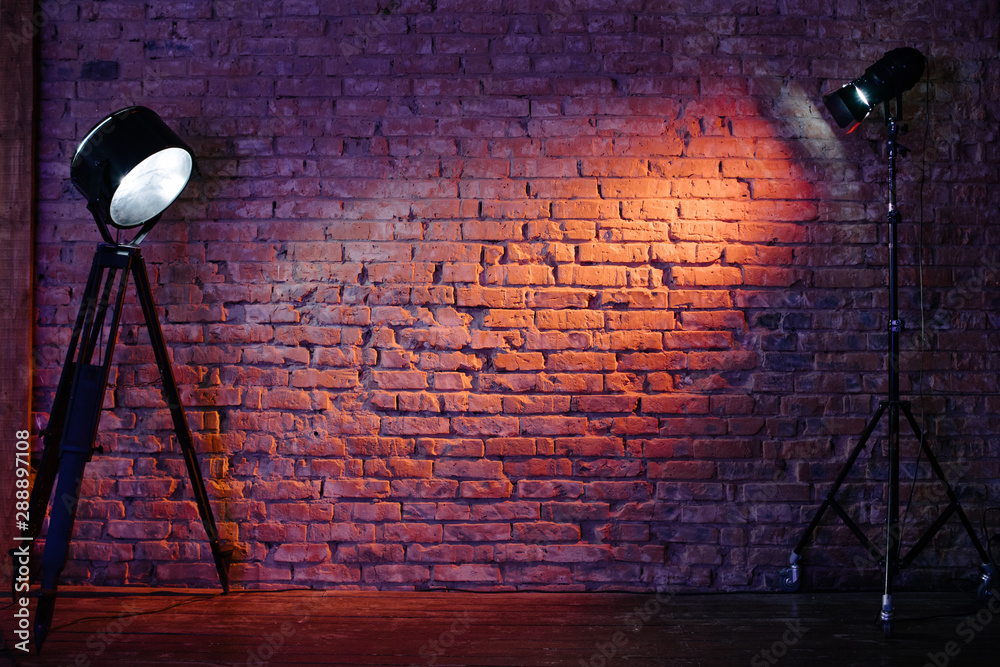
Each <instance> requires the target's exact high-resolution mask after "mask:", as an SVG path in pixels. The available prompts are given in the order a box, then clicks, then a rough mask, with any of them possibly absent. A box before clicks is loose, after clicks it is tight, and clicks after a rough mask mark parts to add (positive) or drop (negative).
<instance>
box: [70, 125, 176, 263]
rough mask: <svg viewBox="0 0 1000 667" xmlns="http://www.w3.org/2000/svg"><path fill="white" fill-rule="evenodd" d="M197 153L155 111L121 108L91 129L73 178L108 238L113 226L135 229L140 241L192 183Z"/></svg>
mask: <svg viewBox="0 0 1000 667" xmlns="http://www.w3.org/2000/svg"><path fill="white" fill-rule="evenodd" d="M193 170H194V153H193V152H192V151H191V149H190V148H188V146H187V144H185V143H184V142H183V141H182V140H181V139H180V137H178V136H177V135H176V134H175V133H174V131H173V130H171V129H170V128H169V127H167V124H166V123H164V122H163V120H161V119H160V117H159V116H158V115H157V114H156V113H155V112H154V111H152V110H150V109H147V108H146V107H141V106H133V107H127V108H125V109H120V110H118V111H116V112H114V113H113V114H111V115H109V116H108V117H106V118H104V119H103V120H102V121H100V122H99V123H97V124H96V125H95V126H94V127H93V128H91V130H90V131H89V132H88V133H87V134H86V136H85V137H84V139H83V141H81V142H80V146H79V148H77V150H76V153H75V154H74V155H73V161H72V163H71V164H70V179H71V180H72V181H73V185H75V186H76V188H77V189H78V190H79V191H80V192H81V193H82V194H83V196H84V197H86V199H87V208H88V209H90V212H91V213H92V214H93V215H94V220H95V221H97V227H98V229H100V231H101V236H102V237H104V240H105V241H107V242H108V243H111V244H113V245H121V244H119V243H118V242H117V241H116V240H114V239H113V238H112V233H111V230H110V229H109V228H114V229H116V230H132V229H135V228H138V232H137V234H136V236H135V237H134V238H133V239H132V241H130V242H129V243H128V245H138V244H139V242H140V241H142V239H143V237H145V235H146V234H147V233H148V232H149V230H150V229H152V228H153V225H155V224H156V222H157V221H158V220H159V219H160V215H161V214H162V213H163V212H164V211H165V210H166V209H167V208H168V207H169V206H170V205H171V204H172V203H173V202H174V200H175V199H177V197H178V196H179V195H180V193H181V192H182V191H183V190H184V188H185V187H186V186H187V184H188V181H189V180H190V178H191V173H192V171H193Z"/></svg>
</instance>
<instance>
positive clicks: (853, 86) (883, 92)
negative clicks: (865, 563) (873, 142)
mask: <svg viewBox="0 0 1000 667" xmlns="http://www.w3.org/2000/svg"><path fill="white" fill-rule="evenodd" d="M923 71H924V56H923V54H921V53H920V52H919V51H917V50H916V49H912V48H900V49H894V50H892V51H889V52H888V53H886V54H885V56H883V57H882V59H881V60H879V61H878V62H876V63H875V64H874V65H872V66H871V67H869V68H868V69H867V70H865V73H864V75H862V76H861V77H860V78H858V79H856V80H855V81H852V82H851V83H849V84H847V85H846V86H843V87H842V88H840V89H838V90H836V91H834V92H832V93H830V94H828V95H826V96H824V98H823V102H824V104H825V105H826V107H827V108H828V109H829V111H830V113H831V115H832V116H833V117H834V119H835V120H836V121H837V124H838V125H839V126H840V127H842V128H844V127H847V128H849V129H848V132H852V131H854V129H855V128H857V127H858V125H860V124H861V122H862V121H863V120H864V119H865V118H866V117H867V116H868V114H869V113H870V112H871V110H872V109H874V108H875V107H877V106H878V105H879V104H883V105H884V107H883V111H884V115H885V122H886V126H887V128H888V140H887V142H886V152H887V154H888V160H889V201H888V215H887V222H888V225H889V230H888V231H889V317H888V333H889V359H888V375H889V378H888V379H889V397H888V400H884V401H880V402H879V405H878V409H877V410H876V411H875V414H874V415H873V416H872V417H871V418H870V419H869V420H868V422H867V424H866V425H865V428H864V430H863V431H862V433H861V438H860V440H859V441H858V443H857V445H856V446H855V447H854V449H853V450H852V451H851V453H850V456H849V457H848V459H847V462H846V463H845V465H844V467H843V468H842V469H841V471H840V474H839V475H838V477H837V479H836V481H835V482H834V484H833V487H832V488H831V490H830V492H829V493H828V495H827V496H826V499H825V500H824V501H823V504H822V505H820V507H819V510H818V511H817V512H816V514H815V516H814V517H813V519H812V521H811V522H810V523H809V526H808V528H806V531H805V533H804V534H803V535H802V538H801V539H800V540H799V543H798V544H797V545H796V547H795V549H793V551H792V555H791V557H790V558H789V562H790V566H789V567H787V568H785V569H783V570H782V571H781V587H782V588H783V589H785V590H788V591H794V590H798V588H799V584H800V579H799V577H800V575H801V571H800V570H801V568H802V565H801V563H800V559H801V555H802V551H803V550H804V549H805V547H806V545H807V544H808V542H809V540H810V538H811V537H812V534H813V532H814V531H815V530H816V528H817V526H819V523H820V520H821V519H822V518H823V514H824V513H825V512H826V510H827V509H833V511H834V512H835V513H836V514H837V516H839V517H840V518H841V520H842V521H843V522H844V523H845V524H846V525H847V527H848V528H849V529H850V531H851V532H852V533H853V534H854V536H855V537H857V538H858V540H859V541H860V542H861V544H862V545H863V546H864V547H865V548H866V549H867V550H868V552H869V553H870V554H872V556H874V557H875V558H877V559H879V560H880V563H881V565H882V566H883V567H884V569H885V585H884V593H883V595H882V609H881V613H880V615H879V620H880V621H881V622H882V627H883V630H884V632H885V636H886V637H888V636H890V635H891V634H892V622H893V611H894V609H893V602H892V595H893V579H894V577H895V575H896V574H897V573H898V571H899V570H900V569H901V568H904V567H907V566H908V565H909V564H910V563H911V562H913V560H914V558H916V557H917V555H919V554H920V552H921V551H922V550H923V549H924V548H925V547H926V546H927V545H928V544H929V543H930V541H931V539H932V538H933V537H934V536H935V535H936V534H937V533H938V531H939V530H940V529H941V528H942V527H943V526H944V524H945V522H947V521H948V519H949V518H950V517H951V515H952V514H957V515H958V518H959V520H960V521H961V523H962V525H963V526H964V527H965V530H966V532H967V533H968V534H969V537H970V538H971V540H972V544H973V545H974V546H975V548H976V551H977V552H978V553H979V557H980V559H981V562H982V566H981V567H982V577H981V583H980V587H979V594H980V596H981V597H983V598H986V597H987V596H989V595H990V585H991V584H990V580H991V577H992V575H993V570H994V564H993V563H992V562H991V559H990V556H989V554H988V553H987V551H986V549H985V548H984V547H983V544H982V543H981V542H980V540H979V538H978V536H977V535H976V532H975V530H974V529H973V527H972V524H971V522H970V521H969V518H968V516H967V515H966V513H965V511H964V510H963V509H962V505H961V503H960V502H959V499H958V496H957V495H956V494H955V491H954V489H953V488H952V486H951V485H950V484H949V483H948V480H947V479H946V477H945V474H944V471H943V469H942V468H941V466H940V465H939V464H938V461H937V458H936V457H935V456H934V453H933V451H931V448H930V446H929V445H928V444H927V440H926V439H925V438H924V435H923V434H922V433H921V432H920V427H919V426H918V425H917V420H916V419H915V418H914V417H913V413H912V411H911V410H910V403H909V401H903V400H900V394H899V338H900V333H901V332H902V330H903V322H902V320H900V319H899V304H898V300H897V299H898V296H897V293H898V276H897V245H898V241H897V227H898V226H899V222H900V219H901V216H900V214H899V210H898V209H897V208H896V157H897V155H899V156H902V155H904V153H905V150H906V149H904V148H903V147H902V146H900V145H899V144H898V143H897V141H896V139H897V137H898V135H899V133H900V132H901V127H900V125H899V121H900V120H901V115H902V111H901V109H902V94H903V93H904V92H906V91H907V90H909V89H910V88H912V87H913V86H914V85H916V83H917V81H919V80H920V77H921V76H922V75H923ZM892 98H895V115H893V114H892V113H890V105H889V101H890V100H891V99H892ZM883 417H887V418H888V423H887V431H888V432H887V445H888V446H887V449H888V457H889V460H888V464H889V466H888V468H889V479H888V498H887V499H886V503H887V511H886V515H887V517H886V520H887V526H886V538H885V552H884V555H883V553H882V551H880V550H879V548H878V547H877V546H876V545H875V544H874V543H873V542H872V541H871V540H870V539H869V538H868V537H867V536H866V535H865V534H864V532H862V531H861V529H860V528H859V527H858V525H857V523H855V522H854V520H853V519H851V517H850V516H848V514H847V512H846V511H844V508H843V506H842V505H841V504H840V503H838V502H837V499H836V495H837V492H838V491H839V489H840V487H841V485H842V484H843V483H844V481H845V480H846V479H847V476H848V474H849V473H850V470H851V468H852V467H853V465H854V463H855V461H856V460H857V458H858V455H859V454H860V453H861V452H862V450H864V448H865V445H866V444H867V443H868V440H869V438H871V436H872V434H873V433H874V432H875V429H876V428H877V427H878V425H879V422H880V421H881V420H882V418H883ZM900 417H903V418H905V419H906V422H907V424H908V425H909V427H910V429H911V430H912V431H913V434H914V436H916V438H917V441H918V442H919V443H920V444H919V446H920V451H921V452H922V453H923V455H924V456H926V457H927V461H928V462H929V463H930V466H931V469H932V470H933V472H934V475H935V476H936V477H937V479H938V481H939V482H940V483H941V484H942V485H943V487H944V490H945V492H946V494H947V497H948V501H949V504H948V506H947V507H946V508H945V510H944V511H943V512H942V513H941V514H940V515H939V516H938V518H937V519H936V520H935V521H934V522H933V523H932V524H931V526H930V527H929V528H928V529H927V532H926V533H925V534H924V535H922V536H921V537H920V538H919V539H918V540H917V542H916V543H915V544H914V545H913V546H912V547H911V549H910V551H909V552H908V553H907V555H906V556H904V557H901V556H900V543H901V540H900V538H901V535H900V526H899V437H900Z"/></svg>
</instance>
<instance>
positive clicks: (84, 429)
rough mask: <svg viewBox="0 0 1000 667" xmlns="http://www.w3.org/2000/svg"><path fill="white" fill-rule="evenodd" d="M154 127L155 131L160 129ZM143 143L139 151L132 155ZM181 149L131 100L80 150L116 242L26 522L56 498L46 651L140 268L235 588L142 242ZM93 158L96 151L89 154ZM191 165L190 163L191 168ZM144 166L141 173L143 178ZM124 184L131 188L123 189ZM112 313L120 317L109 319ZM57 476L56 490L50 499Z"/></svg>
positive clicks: (62, 389)
mask: <svg viewBox="0 0 1000 667" xmlns="http://www.w3.org/2000/svg"><path fill="white" fill-rule="evenodd" d="M101 128H104V129H103V134H101V132H100V131H99V130H100V129H101ZM157 135H162V136H157ZM151 136H152V137H153V139H150V137H151ZM95 137H100V141H97V142H96V143H91V144H88V142H91V141H93V140H94V139H95ZM88 146H89V148H87V147H88ZM85 148H87V150H84V149H85ZM136 151H138V153H137V154H133V155H129V153H130V152H131V153H136ZM176 151H188V154H189V151H190V149H187V147H186V146H184V144H183V142H180V140H179V139H177V137H176V135H173V133H172V132H171V131H170V130H169V128H166V126H165V125H163V123H162V121H160V120H159V117H157V116H156V115H155V114H153V112H151V111H149V110H148V109H144V108H141V107H130V108H129V109H123V110H122V111H119V112H116V114H112V115H111V116H109V117H108V118H107V119H105V121H103V122H102V123H101V124H99V125H98V126H96V127H95V128H94V130H92V131H91V132H90V134H88V136H87V139H85V140H84V142H83V143H82V144H81V147H80V150H78V151H77V155H76V156H75V157H74V161H73V170H72V174H73V180H74V183H75V184H76V185H77V187H79V188H80V189H81V190H82V191H84V194H86V195H87V197H88V200H89V202H88V208H90V210H91V212H92V213H93V214H94V217H95V220H96V221H97V223H98V227H99V228H100V230H101V234H102V236H103V237H104V238H105V240H107V241H109V242H108V243H103V244H101V245H99V246H98V247H97V250H96V252H95V254H94V260H93V263H92V265H91V268H90V276H89V278H88V280H87V285H86V289H85V291H84V294H83V303H82V304H81V306H80V312H79V313H78V315H77V318H76V323H75V325H74V327H73V333H72V336H71V339H70V343H69V351H68V352H67V355H66V363H65V364H64V365H63V370H62V374H61V375H60V377H59V384H58V386H57V388H56V393H55V399H54V402H53V407H52V412H51V415H50V418H49V423H48V426H47V428H46V429H45V431H44V432H43V437H44V443H45V449H44V451H43V453H42V460H41V463H40V466H39V469H38V472H37V474H36V476H35V481H34V485H33V486H32V489H31V495H30V499H29V522H28V525H27V527H26V528H25V529H24V530H23V532H22V540H26V541H27V542H28V543H29V544H31V543H32V541H33V540H34V539H35V538H36V537H37V536H38V535H39V534H40V532H41V529H42V522H43V520H44V518H45V513H46V508H47V507H48V508H49V509H50V516H49V528H48V531H47V533H46V539H45V549H44V551H43V553H42V567H41V587H40V591H39V599H38V607H37V610H36V612H35V622H34V629H35V646H36V648H37V650H39V651H41V648H42V645H43V643H44V641H45V638H46V636H47V634H48V630H49V627H50V625H51V622H52V614H53V609H54V607H55V599H56V589H57V587H58V584H59V575H60V574H61V572H62V570H63V567H64V566H65V563H66V557H67V553H68V550H69V543H70V540H71V538H72V533H73V522H74V519H75V517H76V508H77V502H78V500H79V497H80V487H81V482H82V480H83V475H84V468H85V467H86V465H87V463H88V462H89V461H90V460H91V458H92V456H93V454H94V451H95V448H94V442H95V440H96V437H97V429H98V425H99V422H100V416H101V410H102V406H103V404H104V396H105V393H106V390H107V384H108V376H109V373H110V370H111V364H112V360H113V355H114V348H115V343H116V341H117V338H118V328H119V325H120V323H121V314H122V308H123V306H124V303H125V293H126V291H127V288H128V282H129V278H130V277H131V279H132V281H133V282H134V283H135V287H136V292H137V297H138V301H139V305H140V306H141V308H142V314H143V318H144V320H145V324H146V330H147V331H148V332H149V337H150V342H151V343H152V347H153V354H154V355H155V357H156V364H157V367H158V368H159V372H160V377H161V380H162V383H163V387H162V391H163V398H164V400H165V402H166V404H167V407H168V408H169V409H170V415H171V418H172V420H173V426H174V432H175V433H176V435H177V441H178V444H179V445H180V449H181V453H182V454H183V456H184V463H185V465H186V466H187V472H188V477H189V478H190V481H191V487H192V490H193V493H194V496H195V502H196V503H197V505H198V513H199V515H200V517H201V520H202V525H203V526H204V528H205V532H206V533H207V535H208V541H209V544H210V546H211V549H212V558H213V560H214V561H215V568H216V571H217V572H218V575H219V581H220V583H221V584H222V589H223V591H224V592H228V591H229V562H230V558H231V551H230V550H223V549H222V548H221V547H220V545H219V536H218V530H217V528H216V525H215V518H214V516H213V514H212V508H211V506H210V505H209V500H208V494H207V493H206V491H205V482H204V479H203V478H202V475H201V470H200V468H199V466H198V458H197V455H196V453H195V450H194V444H193V440H192V436H191V430H190V428H189V427H188V423H187V420H186V418H185V414H184V407H183V405H182V404H181V398H180V392H179V391H178V389H177V383H176V381H175V379H174V374H173V370H172V369H171V366H170V358H169V356H168V354H167V347H166V344H165V342H164V339H163V332H162V330H161V328H160V323H159V321H158V319H157V315H156V306H155V304H154V302H153V296H152V292H151V290H150V285H149V278H148V275H147V273H146V264H145V262H144V261H143V258H142V253H141V252H140V250H139V247H138V242H139V240H141V237H142V236H144V235H145V234H146V233H147V232H148V231H149V230H150V229H151V228H152V226H153V224H155V222H156V220H157V219H158V218H159V214H160V213H161V212H162V210H163V209H165V208H166V207H167V206H169V205H170V203H172V202H173V200H174V198H175V197H176V196H177V195H178V194H180V191H181V190H182V189H183V187H184V186H185V185H186V183H187V180H188V177H189V175H190V167H191V164H192V162H191V159H190V158H189V157H183V156H182V157H180V159H179V160H178V153H177V152H176ZM91 153H93V155H90V154H91ZM164 154H166V155H167V159H166V160H164V159H163V156H164ZM122 155H125V157H124V158H123V157H122ZM89 158H93V159H90V161H89V163H88V162H87V159H89ZM178 164H180V165H181V169H180V170H178V169H176V166H177V165H178ZM184 167H186V168H187V169H188V173H184V171H183V168H184ZM137 172H138V173H139V175H140V176H141V178H139V179H138V180H137V176H136V174H137ZM168 172H169V173H168ZM81 174H82V175H83V176H81ZM130 174H131V176H130ZM164 175H166V177H168V178H172V179H173V181H174V182H173V183H169V184H168V186H167V189H166V190H164V189H163V188H160V189H159V191H157V189H156V186H157V183H154V182H153V181H155V180H156V179H158V178H160V177H161V176H164ZM130 178H131V181H130V180H129V179H130ZM81 183H83V185H82V186H81ZM150 192H152V194H149V193H150ZM123 193H124V195H127V196H128V197H127V198H124V199H123V197H124V195H123ZM129 198H130V199H129ZM151 198H152V199H151ZM150 214H152V217H150ZM107 225H111V226H113V227H116V228H118V229H125V228H131V227H139V228H140V231H139V235H138V236H137V237H136V238H135V239H133V241H132V243H131V244H125V245H118V244H116V243H114V242H111V235H110V232H109V231H108V229H107ZM116 283H117V285H116ZM109 314H110V321H109V322H108V325H107V327H105V322H106V321H108V315H109ZM105 341H106V342H105ZM95 355H96V358H95ZM98 451H99V450H98ZM57 480H58V481H57ZM53 485H54V486H55V496H54V497H53V498H52V503H51V506H50V505H49V497H50V496H51V494H52V489H53Z"/></svg>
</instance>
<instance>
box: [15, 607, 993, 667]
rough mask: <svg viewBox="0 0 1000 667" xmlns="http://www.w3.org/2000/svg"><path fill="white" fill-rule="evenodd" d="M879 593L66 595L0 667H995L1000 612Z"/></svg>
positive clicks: (986, 608) (987, 608)
mask: <svg viewBox="0 0 1000 667" xmlns="http://www.w3.org/2000/svg"><path fill="white" fill-rule="evenodd" d="M880 598H881V596H880V594H879V593H877V592H874V593H833V594H808V593H801V592H800V593H794V594H789V593H783V594H779V593H773V594H721V595H675V596H668V595H661V596H659V597H656V596H652V595H634V594H621V593H492V594H491V593H433V592H432V593H371V592H319V591H273V592H265V591H254V592H232V593H230V594H228V595H225V596H223V595H219V594H217V593H215V592H205V593H204V594H201V592H192V591H163V590H149V589H143V590H136V589H113V590H106V589H104V590H98V589H82V590H81V589H73V590H70V589H62V590H60V596H59V600H58V603H57V605H56V613H55V618H54V622H53V627H52V630H51V632H50V634H49V637H48V640H47V641H46V643H45V646H44V648H43V650H42V652H41V653H40V654H36V653H35V652H34V646H33V645H32V652H31V653H30V654H25V653H22V652H21V651H19V650H17V649H16V648H15V647H14V645H15V643H16V642H17V641H18V638H17V637H16V635H15V634H14V630H15V629H16V622H17V619H16V618H14V613H15V611H16V610H17V607H15V606H8V607H6V608H4V610H3V611H2V612H0V613H2V617H0V627H2V629H3V634H4V639H5V642H6V645H7V649H8V650H7V651H6V653H5V654H4V657H3V659H2V660H0V664H15V660H16V664H19V665H59V666H69V665H73V666H75V667H93V666H97V665H116V666H117V665H123V666H131V665H136V666H146V665H170V666H172V667H176V666H180V665H228V666H230V667H231V666H234V665H240V666H244V665H246V666H249V665H253V666H257V667H259V666H261V665H365V666H370V665H396V666H398V665H437V666H455V665H465V666H471V665H513V666H519V667H529V666H535V665H538V666H541V665H566V666H572V667H580V666H581V665H582V666H588V665H589V666H592V667H611V666H613V665H626V666H631V665H634V666H642V667H646V666H649V665H671V666H673V665H677V666H680V667H686V666H689V665H704V666H711V667H714V666H716V665H718V666H720V667H731V666H733V665H750V666H751V667H764V666H767V665H789V666H791V665H809V666H810V667H819V666H823V665H836V666H838V667H840V666H843V665H866V666H868V665H906V666H907V667H910V666H916V667H923V666H925V665H930V666H932V667H944V666H945V665H970V666H971V665H974V666H977V667H978V666H982V665H998V664H1000V601H996V600H994V601H993V602H992V603H991V604H990V605H985V606H984V605H983V604H981V603H979V602H977V601H976V599H975V597H974V596H972V595H967V594H962V593H898V594H897V595H896V596H895V599H894V601H895V607H896V620H895V622H894V625H893V633H892V634H893V636H892V638H891V639H886V638H885V636H884V633H883V630H882V626H881V624H877V623H876V618H877V616H878V612H879V609H880Z"/></svg>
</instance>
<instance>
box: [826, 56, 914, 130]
mask: <svg viewBox="0 0 1000 667" xmlns="http://www.w3.org/2000/svg"><path fill="white" fill-rule="evenodd" d="M924 62H925V58H924V55H923V54H922V53H920V51H917V50H916V49H913V48H910V47H903V48H899V49H893V50H892V51H888V52H886V54H885V55H884V56H882V58H881V59H880V60H879V61H878V62H876V63H875V64H874V65H872V66H871V67H869V68H868V69H866V70H865V73H864V74H862V75H861V76H860V77H858V78H857V79H855V80H854V81H851V82H850V83H848V84H847V85H845V86H842V87H841V88H838V89H837V90H835V91H833V92H832V93H827V94H826V95H824V96H823V104H825V105H826V108H827V109H829V111H830V115H832V116H833V119H834V120H835V121H837V125H839V126H840V127H842V128H843V127H847V128H848V130H847V131H848V132H849V133H850V132H853V131H854V130H855V129H857V127H858V125H860V124H861V123H862V121H864V119H865V118H867V117H868V114H869V113H870V112H871V110H872V109H874V108H875V107H876V106H877V105H879V104H881V103H882V102H885V101H886V100H889V99H891V98H893V97H898V96H900V95H902V94H903V93H904V92H906V91H907V90H909V89H910V88H913V86H915V85H916V83H917V81H920V77H921V76H923V74H924Z"/></svg>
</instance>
